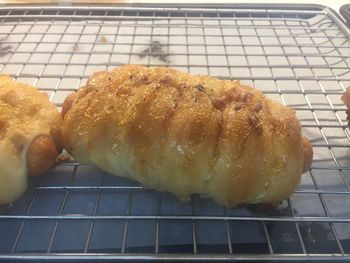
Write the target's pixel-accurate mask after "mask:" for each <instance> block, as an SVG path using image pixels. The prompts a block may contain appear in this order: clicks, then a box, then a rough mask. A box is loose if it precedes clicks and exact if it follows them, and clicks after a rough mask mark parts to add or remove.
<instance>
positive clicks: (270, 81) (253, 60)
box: [0, 5, 350, 262]
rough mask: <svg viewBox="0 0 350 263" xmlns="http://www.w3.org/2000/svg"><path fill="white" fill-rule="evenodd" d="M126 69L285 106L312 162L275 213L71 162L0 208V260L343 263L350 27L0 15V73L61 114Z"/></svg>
mask: <svg viewBox="0 0 350 263" xmlns="http://www.w3.org/2000/svg"><path fill="white" fill-rule="evenodd" d="M126 63H138V64H145V65H149V66H156V65H167V66H171V67H174V68H177V69H179V70H183V71H187V72H191V73H193V74H209V75H212V76H217V77H219V78H231V79H240V80H242V82H243V83H245V84H249V85H252V86H255V87H257V88H259V89H261V90H262V91H263V92H264V93H265V94H266V95H267V96H268V97H270V98H272V99H275V100H277V101H280V102H282V103H283V104H285V105H288V106H290V107H293V108H295V109H296V112H297V115H298V117H299V119H300V121H301V123H302V127H303V132H304V135H305V136H307V137H309V138H311V142H312V144H313V146H314V152H315V158H314V162H313V166H312V169H311V170H310V171H309V172H308V173H307V174H305V175H303V178H302V182H301V184H300V187H299V188H298V189H297V191H296V192H295V194H294V195H293V196H292V197H291V198H290V199H288V200H286V201H284V202H282V203H281V204H280V205H278V206H277V207H264V206H245V207H238V208H232V209H225V208H223V207H220V206H217V205H215V204H214V203H213V202H212V201H210V200H207V199H202V198H199V197H198V196H197V195H194V196H193V198H192V199H191V201H190V202H189V203H182V202H179V201H178V200H176V199H175V198H174V197H172V196H171V195H169V194H167V193H157V192H154V191H152V190H150V189H145V188H143V187H141V186H140V185H138V184H137V183H135V182H131V181H128V180H126V179H123V178H118V177H114V176H111V175H108V174H106V173H104V172H102V171H100V170H98V169H96V168H93V167H88V166H85V165H81V164H78V163H74V162H65V163H61V164H59V165H58V166H57V167H56V168H55V169H53V170H51V171H49V172H48V173H47V174H45V175H43V176H42V177H39V178H30V186H29V188H28V191H27V192H26V194H25V195H24V196H23V198H21V199H20V200H19V201H17V202H16V203H14V204H13V205H12V206H10V207H6V208H3V209H2V210H1V211H0V261H3V260H5V259H26V260H42V261H45V262H46V261H47V260H55V259H60V260H63V259H66V260H73V259H81V260H108V259H110V260H113V259H118V260H143V261H145V260H151V261H154V260H164V261H169V260H178V261H182V260H191V259H192V260H212V259H216V260H252V261H258V260H272V261H278V260H297V259H299V260H300V259H301V260H315V261H320V260H330V259H337V260H344V261H345V260H349V259H350V186H349V184H350V156H349V148H348V146H349V143H350V134H349V130H348V129H347V128H346V119H345V118H346V117H345V106H344V105H343V103H342V102H341V101H340V96H341V94H342V93H343V92H344V90H345V88H346V87H347V86H348V85H350V66H349V64H350V38H349V30H348V29H346V27H345V26H344V25H343V24H342V23H341V22H340V19H338V17H337V16H336V15H335V14H334V13H333V12H332V11H331V10H329V9H327V8H324V7H319V6H303V7H302V8H301V7H300V6H299V7H297V6H294V7H293V6H288V7H287V6H271V7H268V6H265V7H264V6H260V7H257V6H248V5H244V6H235V7H234V8H233V7H224V6H222V8H220V9H213V8H209V7H203V6H200V7H198V6H197V7H196V6H192V7H190V6H187V7H186V6H184V7H181V8H179V7H171V6H169V7H162V8H160V7H157V6H138V7H135V6H134V7H127V6H124V7H111V6H107V7H102V6H101V7H97V6H96V7H26V8H23V7H6V6H5V7H0V72H1V73H6V74H10V75H11V76H12V77H14V78H15V79H17V80H18V81H22V82H26V83H29V84H33V85H35V86H37V87H39V88H40V89H41V90H43V91H46V92H47V93H48V94H49V96H50V99H51V100H52V101H53V102H54V103H55V104H56V105H57V106H58V107H60V106H61V105H62V102H63V99H64V98H65V96H66V95H67V94H69V93H70V92H71V91H73V90H75V89H77V88H78V87H79V86H81V85H82V84H83V83H84V82H85V81H86V79H87V77H88V76H89V75H90V73H91V72H93V71H97V70H106V69H111V68H113V67H116V66H118V65H122V64H126Z"/></svg>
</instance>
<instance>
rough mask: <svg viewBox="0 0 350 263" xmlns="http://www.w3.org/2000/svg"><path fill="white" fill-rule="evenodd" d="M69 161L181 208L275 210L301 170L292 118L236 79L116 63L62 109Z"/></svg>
mask: <svg viewBox="0 0 350 263" xmlns="http://www.w3.org/2000/svg"><path fill="white" fill-rule="evenodd" d="M63 115H64V120H63V125H62V136H63V143H64V146H65V147H66V149H67V150H68V152H69V153H70V154H71V155H72V156H73V157H74V158H75V159H76V160H77V161H80V162H83V163H86V164H94V165H96V166H98V167H100V168H102V169H104V170H105V171H107V172H110V173H112V174H114V175H120V176H124V177H128V178H131V179H134V180H137V181H139V182H141V183H142V184H143V185H146V186H149V187H152V188H155V189H157V190H160V191H169V192H171V193H173V194H175V195H176V196H178V197H179V198H180V199H183V200H186V199H188V198H189V196H190V194H192V193H200V194H204V195H208V196H210V197H212V198H214V199H215V200H216V201H217V202H218V203H219V204H222V205H224V206H234V205H238V204H244V203H276V202H278V201H281V200H283V199H284V198H286V197H288V196H289V195H290V194H292V193H293V191H294V189H295V188H296V186H297V185H298V183H299V181H300V177H301V174H302V172H305V171H306V170H308V169H309V168H310V165H311V160H312V147H311V145H310V143H309V141H308V140H307V139H303V137H302V134H301V128H300V124H299V121H298V120H297V118H296V116H295V112H294V110H292V109H290V108H288V107H285V106H282V105H281V104H279V103H277V102H274V101H272V100H269V99H267V98H266V97H265V96H264V95H263V94H262V93H261V92H259V91H258V90H256V89H253V88H251V87H248V86H244V85H242V84H240V83H239V81H229V80H219V79H215V78H212V77H208V76H192V75H189V74H186V73H182V72H179V71H176V70H174V69H171V68H165V67H157V68H147V67H143V66H137V65H126V66H123V67H120V68H117V69H114V70H113V71H110V72H107V71H104V72H98V73H95V74H93V75H92V77H91V78H90V79H89V80H88V82H87V84H86V86H84V87H82V88H81V89H80V90H78V92H77V93H75V94H73V95H71V96H69V97H68V98H67V101H66V102H65V105H64V112H63Z"/></svg>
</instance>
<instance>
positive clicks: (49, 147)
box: [0, 75, 62, 204]
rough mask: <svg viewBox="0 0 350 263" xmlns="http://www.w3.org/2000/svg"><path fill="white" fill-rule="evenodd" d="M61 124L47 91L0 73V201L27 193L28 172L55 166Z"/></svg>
mask: <svg viewBox="0 0 350 263" xmlns="http://www.w3.org/2000/svg"><path fill="white" fill-rule="evenodd" d="M61 124H62V118H61V116H60V114H59V113H58V111H57V109H56V107H55V106H54V105H53V104H52V103H51V102H50V101H49V99H48V96H47V94H45V93H41V92H39V91H38V90H37V89H36V88H34V87H31V86H29V85H26V84H20V83H16V82H15V81H13V80H12V79H10V78H9V77H8V76H4V75H0V204H8V203H11V202H13V201H15V200H16V199H18V198H19V197H20V196H21V195H22V194H23V192H24V191H25V190H26V187H27V175H36V174H40V173H42V172H44V171H46V170H47V169H49V168H51V167H52V166H53V165H54V163H55V159H56V156H57V152H58V151H59V150H60V148H61V134H60V126H61Z"/></svg>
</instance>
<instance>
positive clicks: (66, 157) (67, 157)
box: [57, 150, 73, 162]
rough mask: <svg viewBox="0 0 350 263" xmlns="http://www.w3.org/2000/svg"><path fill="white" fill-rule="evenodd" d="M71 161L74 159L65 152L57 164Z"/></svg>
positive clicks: (59, 156) (59, 157)
mask: <svg viewBox="0 0 350 263" xmlns="http://www.w3.org/2000/svg"><path fill="white" fill-rule="evenodd" d="M71 160H73V158H72V157H71V156H70V155H69V154H68V153H67V152H66V151H65V150H63V152H62V153H60V154H59V155H58V156H57V162H65V161H71Z"/></svg>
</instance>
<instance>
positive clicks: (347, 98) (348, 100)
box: [341, 86, 350, 126]
mask: <svg viewBox="0 0 350 263" xmlns="http://www.w3.org/2000/svg"><path fill="white" fill-rule="evenodd" d="M341 100H342V101H343V102H344V103H345V105H346V107H347V108H348V109H347V110H346V120H347V121H348V125H349V126H350V86H349V87H347V88H346V91H345V92H344V93H343V95H342V96H341Z"/></svg>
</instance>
